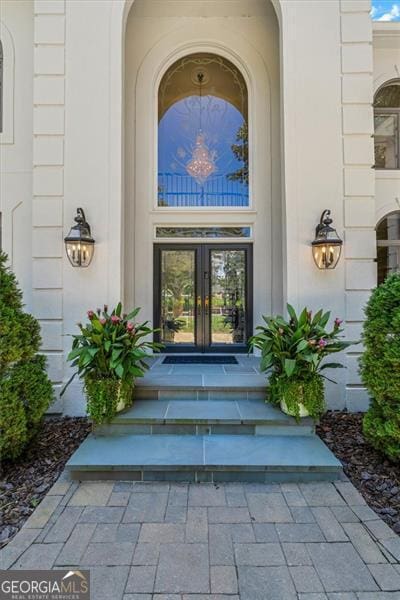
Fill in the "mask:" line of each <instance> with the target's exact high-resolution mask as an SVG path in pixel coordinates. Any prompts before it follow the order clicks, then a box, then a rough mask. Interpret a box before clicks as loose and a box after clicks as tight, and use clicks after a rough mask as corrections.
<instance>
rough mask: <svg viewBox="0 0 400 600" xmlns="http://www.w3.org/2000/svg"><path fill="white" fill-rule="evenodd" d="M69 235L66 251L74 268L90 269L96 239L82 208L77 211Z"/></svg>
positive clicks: (66, 240)
mask: <svg viewBox="0 0 400 600" xmlns="http://www.w3.org/2000/svg"><path fill="white" fill-rule="evenodd" d="M74 220H75V223H76V225H74V226H73V227H71V229H70V232H69V234H68V235H67V237H65V238H64V242H65V250H66V253H67V256H68V259H69V262H70V263H71V265H72V266H73V267H88V266H89V265H90V262H91V260H92V258H93V254H94V239H93V238H92V235H91V232H90V225H89V223H88V222H87V221H86V217H85V213H84V212H83V209H82V208H77V209H76V217H75V219H74Z"/></svg>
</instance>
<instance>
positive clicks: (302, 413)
mask: <svg viewBox="0 0 400 600" xmlns="http://www.w3.org/2000/svg"><path fill="white" fill-rule="evenodd" d="M280 405H281V411H282V412H284V413H285V414H286V415H289V416H291V417H295V416H296V414H295V413H294V411H291V410H290V409H289V407H288V406H287V404H286V402H285V398H282V400H281V403H280ZM298 406H299V414H298V416H299V417H309V416H310V413H309V412H308V410H307V409H306V407H305V406H304V404H303V403H302V402H299V403H298Z"/></svg>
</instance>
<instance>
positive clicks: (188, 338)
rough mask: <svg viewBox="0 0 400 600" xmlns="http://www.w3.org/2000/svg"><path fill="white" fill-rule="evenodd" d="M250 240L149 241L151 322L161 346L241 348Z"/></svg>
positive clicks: (248, 327)
mask: <svg viewBox="0 0 400 600" xmlns="http://www.w3.org/2000/svg"><path fill="white" fill-rule="evenodd" d="M252 267H253V265H252V246H251V244H214V245H211V244H155V245H154V326H155V327H157V328H159V330H160V331H159V332H158V333H157V334H156V336H155V337H156V340H157V341H160V342H162V343H163V344H164V345H165V347H166V348H165V351H166V352H246V351H247V341H248V338H249V337H250V335H251V334H252V293H251V292H252Z"/></svg>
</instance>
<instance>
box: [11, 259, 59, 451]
mask: <svg viewBox="0 0 400 600" xmlns="http://www.w3.org/2000/svg"><path fill="white" fill-rule="evenodd" d="M6 261H7V255H6V254H4V252H0V456H1V459H3V460H4V459H16V458H17V457H18V456H19V455H20V454H21V452H22V451H23V450H24V448H25V447H26V444H27V443H28V442H29V441H30V440H31V439H32V437H33V436H34V435H35V433H36V432H37V430H38V428H39V426H40V424H41V422H42V420H43V417H44V414H45V412H46V410H47V408H48V407H49V405H50V403H51V401H52V399H53V389H52V385H51V382H50V380H49V378H48V377H47V374H46V370H45V366H46V360H45V357H44V356H41V355H38V354H37V351H38V350H39V346H40V341H41V340H40V327H39V323H38V322H37V320H36V319H35V318H34V317H33V316H32V315H30V314H28V313H25V312H24V311H23V305H22V293H21V291H20V290H19V288H18V285H17V281H16V278H15V275H14V274H13V273H12V272H11V271H10V269H8V268H7V267H6Z"/></svg>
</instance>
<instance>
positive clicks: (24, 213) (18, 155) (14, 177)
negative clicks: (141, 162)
mask: <svg viewBox="0 0 400 600" xmlns="http://www.w3.org/2000/svg"><path fill="white" fill-rule="evenodd" d="M0 39H1V40H2V45H3V64H4V70H3V131H2V133H0V212H1V215H2V224H1V228H2V235H1V237H2V248H3V250H5V252H7V254H8V256H9V260H10V265H11V266H12V268H13V270H14V272H15V273H16V275H17V277H18V280H19V282H20V285H21V288H22V289H23V292H24V302H25V304H26V306H27V309H28V310H31V308H32V268H31V264H30V262H31V261H30V258H29V255H30V252H31V240H32V226H31V221H32V127H33V120H32V103H33V99H32V94H33V78H32V73H33V70H32V69H33V52H32V46H33V3H32V2H31V1H30V0H26V1H25V0H21V2H9V1H8V2H3V3H2V6H1V10H0Z"/></svg>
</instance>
